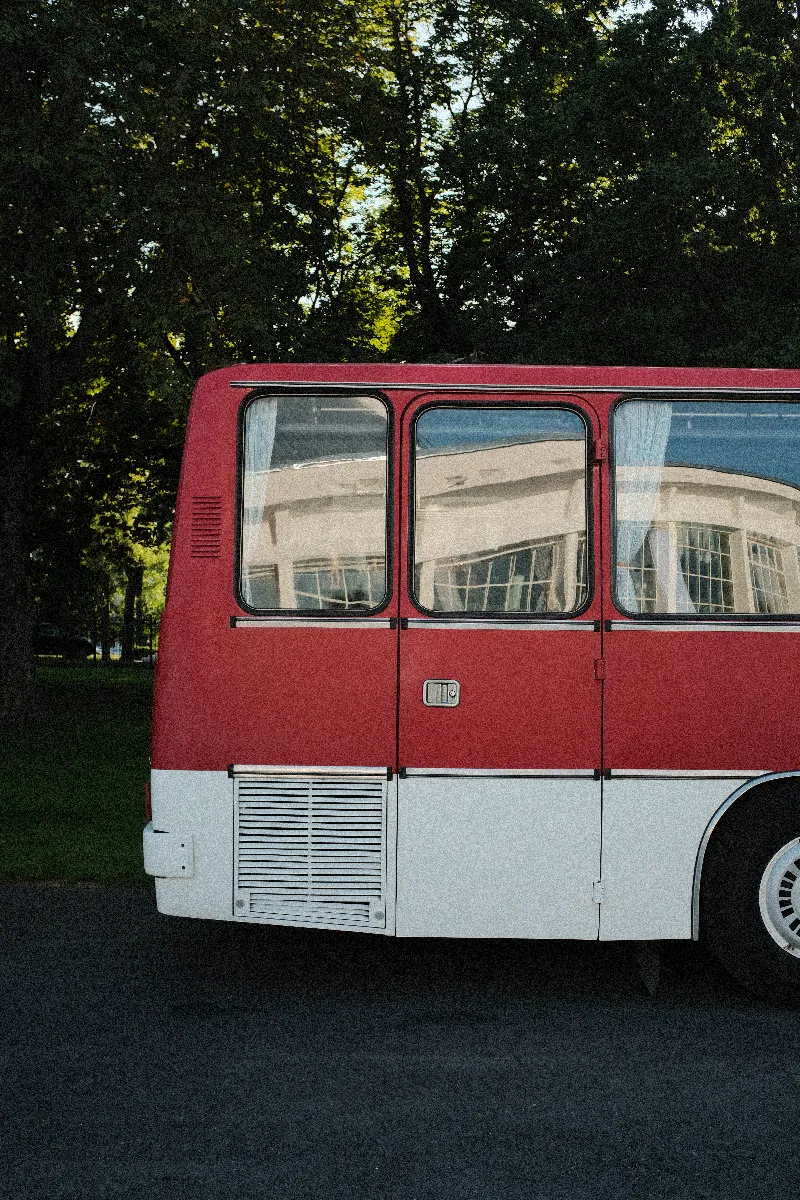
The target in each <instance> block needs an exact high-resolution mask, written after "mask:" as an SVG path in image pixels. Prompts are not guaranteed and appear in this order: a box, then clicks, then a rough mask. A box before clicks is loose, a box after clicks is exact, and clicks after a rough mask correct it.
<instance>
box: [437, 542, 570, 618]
mask: <svg viewBox="0 0 800 1200" xmlns="http://www.w3.org/2000/svg"><path fill="white" fill-rule="evenodd" d="M559 550H560V547H559V546H558V545H557V543H556V542H544V543H538V544H530V545H527V546H515V547H513V548H507V549H503V550H501V551H500V552H499V553H495V554H480V555H475V556H473V557H470V558H466V559H461V560H460V561H456V560H454V561H450V562H438V563H437V564H436V570H435V574H434V583H433V587H434V593H433V594H434V607H435V608H437V609H439V610H441V611H450V612H532V613H546V612H553V611H556V612H559V611H561V609H562V608H563V597H562V596H561V595H560V593H559V589H558V582H559V577H560V572H559V570H558V560H559V557H560V556H559Z"/></svg>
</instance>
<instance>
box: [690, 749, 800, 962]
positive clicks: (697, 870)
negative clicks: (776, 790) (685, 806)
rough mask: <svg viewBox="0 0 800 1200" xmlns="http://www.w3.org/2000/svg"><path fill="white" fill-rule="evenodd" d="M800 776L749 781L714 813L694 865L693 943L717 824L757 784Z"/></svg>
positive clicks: (779, 775) (697, 937)
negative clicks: (708, 851) (705, 862)
mask: <svg viewBox="0 0 800 1200" xmlns="http://www.w3.org/2000/svg"><path fill="white" fill-rule="evenodd" d="M799 776H800V771H776V772H775V774H773V775H767V776H763V775H762V776H761V777H760V778H759V779H751V780H748V782H747V783H743V784H742V786H741V787H738V788H737V789H736V791H735V792H731V794H730V796H728V798H727V800H723V802H722V804H720V806H719V808H718V809H717V811H716V812H715V813H714V815H713V817H712V818H711V820H710V821H709V823H708V825H706V831H705V833H704V834H703V837H702V840H701V842H700V845H699V847H698V850H697V858H696V859H695V864H694V883H693V885H692V941H693V942H697V941H699V940H700V879H701V876H702V873H703V860H704V858H705V856H706V849H707V847H708V843H709V841H710V839H711V835H712V833H713V832H714V829H715V828H716V825H717V822H718V821H719V819H720V817H722V816H724V814H725V813H726V812H727V811H728V809H729V808H730V806H731V805H732V804H733V802H734V801H735V800H738V799H739V797H740V796H743V795H744V793H745V792H749V791H750V788H752V787H755V786H756V784H761V783H764V782H766V781H767V780H773V779H794V778H797V777H799Z"/></svg>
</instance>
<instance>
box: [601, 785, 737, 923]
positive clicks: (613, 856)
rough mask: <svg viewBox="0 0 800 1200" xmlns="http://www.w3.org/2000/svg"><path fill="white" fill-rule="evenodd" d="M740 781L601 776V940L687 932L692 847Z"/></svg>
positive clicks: (694, 850) (694, 852)
mask: <svg viewBox="0 0 800 1200" xmlns="http://www.w3.org/2000/svg"><path fill="white" fill-rule="evenodd" d="M743 782H744V780H743V779H731V778H728V779H705V778H698V777H694V778H684V779H681V778H662V779H653V778H647V777H646V776H638V777H636V776H634V777H631V778H611V779H606V780H604V781H603V903H602V905H601V911H600V937H601V939H602V940H603V941H614V940H620V941H626V940H630V941H640V940H644V941H646V940H648V939H650V938H653V939H656V938H690V937H691V936H692V892H693V887H694V868H695V862H696V860H697V852H698V850H699V848H700V843H701V841H702V839H703V834H704V833H705V830H706V827H707V825H708V823H709V822H710V820H711V818H712V817H713V816H714V813H715V812H716V811H717V809H718V808H719V807H720V805H721V804H723V803H724V801H725V800H726V799H727V798H728V796H730V794H731V793H732V792H734V791H735V790H736V789H737V787H739V786H740V785H741V784H742V783H743Z"/></svg>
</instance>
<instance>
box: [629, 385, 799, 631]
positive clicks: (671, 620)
mask: <svg viewBox="0 0 800 1200" xmlns="http://www.w3.org/2000/svg"><path fill="white" fill-rule="evenodd" d="M632 401H637V402H639V403H641V402H642V401H646V402H653V403H658V404H681V403H684V402H691V403H692V404H770V405H773V404H774V405H779V404H792V405H794V406H795V407H800V393H798V394H793V395H791V396H780V397H774V398H773V397H772V396H770V394H769V392H768V391H765V392H764V393H763V394H759V392H758V391H757V390H754V391H753V392H752V393H749V394H747V395H736V394H731V393H725V392H721V393H720V394H719V395H716V394H715V395H714V396H702V395H697V394H694V393H693V391H692V389H691V387H688V388H687V389H686V390H685V391H675V392H671V393H670V394H669V395H660V396H653V395H647V394H646V393H645V394H641V393H637V392H635V391H631V392H626V393H625V394H623V395H620V396H617V398H616V399H615V400H614V401H613V402H612V404H611V406H610V407H609V412H608V492H609V522H610V537H609V558H608V573H609V583H610V587H611V600H612V603H613V605H614V607H615V609H616V610H617V613H619V615H620V617H621V618H623V619H624V620H626V621H628V620H629V621H638V622H640V623H645V624H647V625H654V624H659V625H678V624H679V625H689V626H691V625H709V624H713V625H717V624H732V625H742V624H750V625H767V624H775V625H780V624H784V625H788V624H794V625H800V612H798V613H750V612H728V613H670V612H667V613H665V612H638V613H635V612H631V611H630V610H628V609H627V608H624V607H623V606H622V604H621V603H620V599H619V595H618V592H617V531H618V529H619V521H618V520H617V464H616V429H615V425H616V418H617V410H618V409H619V408H620V407H621V406H622V405H623V404H630V403H631V402H632ZM730 473H731V474H732V473H733V472H730ZM738 473H739V474H741V475H743V476H744V475H747V477H748V478H753V476H752V475H750V474H748V473H747V472H745V471H742V472H738ZM759 478H764V479H766V478H768V477H767V476H760V477H759ZM771 482H773V483H783V484H784V485H786V481H785V480H779V479H775V480H771ZM786 486H790V485H786ZM798 498H799V499H800V497H798ZM695 523H696V522H695ZM748 569H749V564H748ZM612 619H613V618H612Z"/></svg>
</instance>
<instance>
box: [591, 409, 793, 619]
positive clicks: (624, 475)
mask: <svg viewBox="0 0 800 1200" xmlns="http://www.w3.org/2000/svg"><path fill="white" fill-rule="evenodd" d="M613 436H614V497H615V517H616V520H615V554H616V562H615V569H614V585H615V590H616V601H617V606H618V607H619V608H620V609H621V611H623V612H627V613H630V614H631V615H634V616H635V615H639V614H642V613H662V614H680V615H682V616H691V615H693V614H697V615H698V616H700V615H702V616H711V617H714V618H717V617H727V616H741V615H744V614H758V613H763V614H771V615H774V614H788V615H798V614H800V559H799V558H798V554H800V404H789V403H783V402H772V403H770V402H764V401H716V400H713V401H712V400H705V401H700V400H691V401H689V400H682V401H670V402H668V401H662V400H626V401H624V402H622V403H621V404H619V405H618V406H617V408H616V412H615V415H614V434H613Z"/></svg>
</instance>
